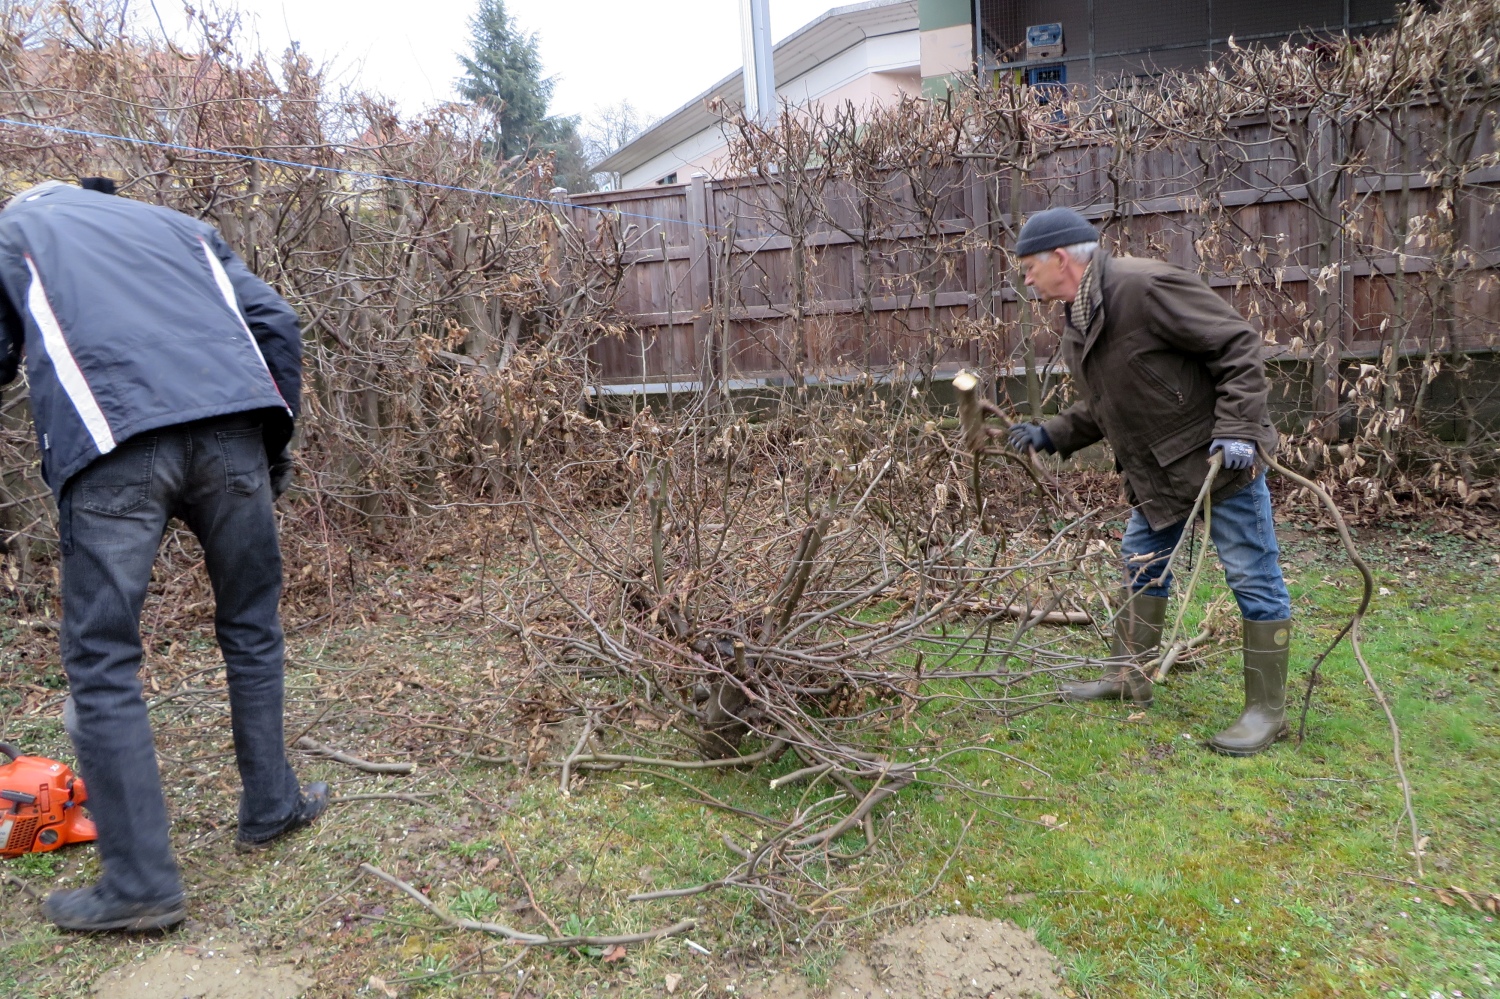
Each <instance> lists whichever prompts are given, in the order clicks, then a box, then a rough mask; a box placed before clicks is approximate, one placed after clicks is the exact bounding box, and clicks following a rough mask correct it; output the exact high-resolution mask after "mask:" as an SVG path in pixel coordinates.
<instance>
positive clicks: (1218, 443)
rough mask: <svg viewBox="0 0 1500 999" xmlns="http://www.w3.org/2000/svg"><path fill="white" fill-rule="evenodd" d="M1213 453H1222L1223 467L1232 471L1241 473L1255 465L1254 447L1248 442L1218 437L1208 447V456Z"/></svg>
mask: <svg viewBox="0 0 1500 999" xmlns="http://www.w3.org/2000/svg"><path fill="white" fill-rule="evenodd" d="M1215 451H1223V452H1224V467H1225V468H1229V469H1233V470H1234V471H1236V472H1238V471H1243V470H1244V469H1246V468H1250V467H1251V466H1253V465H1254V464H1255V445H1254V444H1252V443H1251V442H1250V441H1240V440H1234V439H1232V438H1229V437H1219V438H1216V439H1215V440H1214V442H1213V443H1212V444H1210V445H1209V447H1208V453H1209V455H1210V456H1212V455H1213V453H1214V452H1215Z"/></svg>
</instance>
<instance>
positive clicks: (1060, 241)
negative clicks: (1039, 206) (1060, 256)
mask: <svg viewBox="0 0 1500 999" xmlns="http://www.w3.org/2000/svg"><path fill="white" fill-rule="evenodd" d="M1098 240H1099V231H1098V230H1097V229H1095V228H1094V227H1093V226H1092V225H1090V224H1089V220H1088V219H1086V218H1084V217H1083V216H1082V215H1079V214H1078V213H1077V212H1075V211H1074V210H1073V209H1071V208H1048V209H1047V210H1046V211H1041V212H1037V213H1036V214H1035V215H1033V216H1031V218H1029V219H1027V220H1026V224H1025V225H1023V226H1021V235H1020V238H1018V239H1017V240H1016V256H1018V257H1029V256H1031V255H1032V254H1033V253H1046V252H1047V251H1048V250H1055V249H1057V248H1058V247H1060V246H1073V245H1075V244H1077V243H1094V242H1098Z"/></svg>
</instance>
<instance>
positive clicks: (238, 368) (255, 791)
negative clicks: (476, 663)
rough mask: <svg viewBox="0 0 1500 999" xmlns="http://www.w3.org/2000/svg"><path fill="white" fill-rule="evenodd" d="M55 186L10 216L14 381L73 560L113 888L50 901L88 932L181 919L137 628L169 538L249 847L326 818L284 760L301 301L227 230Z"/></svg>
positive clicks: (79, 663)
mask: <svg viewBox="0 0 1500 999" xmlns="http://www.w3.org/2000/svg"><path fill="white" fill-rule="evenodd" d="M88 186H89V187H90V188H91V189H87V190H85V189H81V188H78V187H74V186H72V185H71V184H63V183H59V182H56V181H50V182H47V183H45V184H41V185H38V186H37V187H34V188H31V189H30V190H27V191H23V192H22V193H21V194H19V195H17V196H16V197H15V198H13V199H11V201H10V202H9V203H8V204H7V205H6V206H5V208H4V210H3V211H0V385H4V384H6V383H8V382H10V381H11V380H12V379H14V378H15V376H16V372H17V369H18V367H19V365H20V362H21V359H22V357H23V356H24V358H25V363H26V376H27V380H28V382H29V383H30V391H31V412H32V419H33V421H34V422H35V424H36V429H37V436H38V442H39V444H40V447H41V455H42V476H43V478H45V479H46V481H47V484H48V485H49V486H50V487H51V489H52V492H53V495H54V496H55V498H56V499H57V509H58V536H59V542H60V545H61V549H62V591H63V592H62V598H63V620H62V635H61V646H62V650H61V651H62V661H63V668H64V669H65V670H66V671H67V675H68V684H69V687H70V692H71V696H70V701H69V704H68V706H67V710H66V711H65V715H66V718H65V723H66V725H67V728H68V732H69V734H70V735H71V736H72V738H73V744H74V747H75V748H76V749H77V752H78V761H79V765H80V769H81V771H82V775H83V778H84V780H85V781H86V782H87V784H88V790H89V800H88V808H89V811H90V813H91V814H92V816H93V818H94V821H95V824H96V825H97V826H98V830H99V853H100V857H101V858H102V860H103V867H104V872H103V876H102V877H101V878H100V880H99V882H98V883H97V884H95V885H92V886H90V887H87V888H82V889H77V890H73V891H64V892H58V893H56V894H53V895H52V896H51V897H49V898H48V899H47V901H46V905H45V911H46V913H47V916H48V917H49V918H50V919H51V920H52V921H53V922H55V923H57V925H59V926H61V927H64V928H67V929H74V930H141V929H155V928H160V927H165V926H171V925H173V924H175V923H178V922H180V921H181V920H182V919H183V917H184V915H185V914H186V910H185V904H184V897H183V890H182V881H181V879H180V877H179V874H178V870H177V864H176V861H175V860H174V859H173V856H172V850H171V845H170V843H169V840H168V828H167V809H166V802H165V801H164V800H163V798H162V790H161V778H160V774H159V773H158V770H157V763H156V751H155V747H154V744H153V741H152V734H151V725H150V721H149V719H148V718H147V712H146V703H145V701H144V699H143V698H142V696H141V683H140V679H139V677H138V676H137V674H138V672H139V670H140V665H141V637H140V614H141V606H142V603H143V602H144V600H145V597H146V587H147V584H148V583H149V582H150V579H151V566H152V563H153V562H154V561H155V558H156V551H157V548H158V546H159V545H160V543H161V539H162V535H163V533H164V531H165V530H166V526H167V522H168V521H169V520H170V519H171V518H173V517H177V518H180V519H181V520H182V521H183V522H184V523H186V524H187V526H188V527H189V528H190V529H191V530H192V531H193V533H194V534H196V535H197V537H198V540H199V541H200V542H201V543H202V545H203V553H204V561H205V564H206V566H207V568H208V575H209V579H210V581H211V583H212V584H213V590H214V598H215V602H216V613H215V616H214V626H215V630H216V632H217V635H218V640H219V647H220V649H222V651H223V654H224V663H225V670H226V674H227V678H228V685H229V704H230V710H231V717H232V727H233V731H234V750H235V761H236V763H237V764H238V765H239V772H240V780H241V783H242V785H243V787H242V794H241V797H240V809H239V835H238V842H237V845H238V846H239V847H240V848H241V849H246V850H253V849H258V848H260V847H262V846H265V845H267V844H269V843H270V842H271V841H272V840H274V839H276V838H277V837H279V836H281V835H283V834H285V833H288V832H291V831H292V830H294V829H299V828H301V827H303V826H306V825H307V824H309V823H310V822H312V821H313V820H314V819H315V818H317V816H318V815H319V814H321V813H322V811H323V810H324V809H325V808H326V807H327V804H328V786H327V785H326V784H321V783H320V784H312V785H310V786H309V787H308V788H307V789H306V790H305V791H304V790H303V789H302V788H300V787H299V786H298V782H297V777H296V775H295V774H294V773H293V772H292V768H291V765H290V763H288V761H287V757H286V749H285V746H284V744H283V740H284V735H283V731H282V697H283V669H284V664H283V642H282V632H281V623H280V617H279V612H278V604H279V602H280V598H281V552H280V547H279V544H278V541H277V535H276V521H275V517H274V514H273V509H272V504H273V503H274V501H275V498H276V497H278V496H280V495H281V492H282V491H283V490H285V488H286V486H287V484H288V482H289V481H290V476H291V453H290V451H289V450H288V445H289V442H290V441H291V437H292V431H293V426H294V421H295V420H296V417H297V414H298V411H299V408H300V403H301V390H302V340H301V333H300V331H299V329H298V325H297V317H296V315H295V314H294V313H293V312H292V310H291V308H290V306H288V305H287V304H286V302H285V301H283V300H282V298H281V297H280V296H279V295H277V294H276V293H275V292H274V291H272V290H271V288H270V286H269V285H267V284H266V283H265V282H263V281H261V280H260V279H258V278H256V277H255V276H254V275H253V274H251V273H250V271H249V270H248V269H247V268H246V267H245V265H244V263H243V262H242V261H241V260H240V259H239V258H238V257H237V256H235V254H234V252H233V251H232V250H230V249H229V247H228V245H227V244H225V242H224V240H223V238H222V237H221V236H220V235H219V234H218V232H216V231H215V230H214V229H213V227H212V226H209V225H206V224H205V223H203V222H200V221H198V220H196V219H192V218H189V217H188V216H186V215H182V214H180V213H178V212H174V211H171V210H169V209H166V208H161V207H158V206H155V205H148V204H143V203H140V202H136V201H131V200H128V199H126V198H119V197H114V196H112V195H110V194H108V193H102V192H103V191H107V190H109V189H110V187H109V186H101V185H88Z"/></svg>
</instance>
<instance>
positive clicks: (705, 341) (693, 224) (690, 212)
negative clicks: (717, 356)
mask: <svg viewBox="0 0 1500 999" xmlns="http://www.w3.org/2000/svg"><path fill="white" fill-rule="evenodd" d="M687 217H688V281H687V284H688V294H689V295H691V296H692V303H693V312H692V316H693V343H694V344H695V345H696V346H697V349H698V379H699V385H700V388H701V390H702V391H704V392H708V393H710V395H709V398H710V399H712V398H714V396H715V393H714V392H713V389H714V388H715V387H716V386H715V385H714V382H715V380H716V379H715V372H716V368H715V365H714V344H713V322H712V321H711V317H712V314H713V302H712V301H711V299H712V297H713V292H712V291H711V288H712V284H711V283H710V274H709V260H708V226H709V224H710V223H709V218H708V174H706V173H703V172H702V171H701V170H700V171H699V172H697V173H695V174H693V176H692V178H691V179H690V183H689V184H688V190H687Z"/></svg>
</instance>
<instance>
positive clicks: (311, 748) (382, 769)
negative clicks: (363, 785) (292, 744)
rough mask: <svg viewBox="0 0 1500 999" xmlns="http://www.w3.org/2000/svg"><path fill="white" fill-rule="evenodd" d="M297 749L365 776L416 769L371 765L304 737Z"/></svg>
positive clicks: (414, 765)
mask: <svg viewBox="0 0 1500 999" xmlns="http://www.w3.org/2000/svg"><path fill="white" fill-rule="evenodd" d="M297 748H298V749H304V750H306V751H307V752H309V753H316V754H317V755H319V756H324V757H327V758H328V759H330V760H333V761H334V762H335V763H343V764H345V765H346V766H351V767H353V768H354V769H356V770H363V771H364V772H365V773H367V774H409V773H411V772H412V771H413V770H415V769H417V765H416V764H415V763H371V762H370V761H369V760H362V759H360V758H359V757H358V756H350V755H349V754H348V753H344V752H340V751H339V750H337V749H331V748H329V747H328V746H325V745H323V744H322V743H321V742H316V741H314V740H312V739H309V738H308V737H307V736H305V735H304V736H302V737H301V738H299V739H298V740H297Z"/></svg>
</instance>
